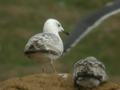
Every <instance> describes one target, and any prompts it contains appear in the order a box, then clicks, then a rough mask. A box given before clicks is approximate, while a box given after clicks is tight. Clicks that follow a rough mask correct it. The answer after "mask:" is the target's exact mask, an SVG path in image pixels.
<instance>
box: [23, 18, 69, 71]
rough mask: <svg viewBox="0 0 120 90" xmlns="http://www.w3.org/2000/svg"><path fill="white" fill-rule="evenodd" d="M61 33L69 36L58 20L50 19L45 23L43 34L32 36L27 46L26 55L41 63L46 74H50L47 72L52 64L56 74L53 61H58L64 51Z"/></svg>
mask: <svg viewBox="0 0 120 90" xmlns="http://www.w3.org/2000/svg"><path fill="white" fill-rule="evenodd" d="M59 32H64V33H65V34H67V35H68V33H67V32H65V31H64V29H63V27H62V25H61V24H60V22H59V21H58V20H56V19H48V20H47V21H46V22H45V23H44V27H43V32H42V33H38V34H36V35H34V36H32V37H31V38H30V39H29V40H28V42H27V44H26V46H25V49H24V53H25V54H26V55H27V56H28V57H30V58H34V59H35V60H37V61H39V62H40V64H41V66H43V67H42V69H43V70H44V72H49V70H46V69H50V67H48V66H49V65H48V64H47V63H49V64H51V66H52V70H54V71H55V72H56V70H55V67H54V65H53V61H54V60H56V59H58V58H59V57H60V56H61V55H62V53H63V50H64V47H63V42H62V40H61V38H60V36H59ZM45 65H46V66H45Z"/></svg>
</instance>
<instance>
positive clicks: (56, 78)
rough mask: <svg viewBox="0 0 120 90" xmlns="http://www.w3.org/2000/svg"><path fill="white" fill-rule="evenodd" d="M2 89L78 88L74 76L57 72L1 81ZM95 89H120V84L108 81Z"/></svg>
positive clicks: (64, 89) (73, 89)
mask: <svg viewBox="0 0 120 90" xmlns="http://www.w3.org/2000/svg"><path fill="white" fill-rule="evenodd" d="M0 90H77V88H75V87H74V84H73V80H72V76H71V75H68V77H67V78H65V77H62V76H60V75H56V74H36V75H30V76H25V77H21V78H12V79H9V80H6V81H3V82H1V83H0ZM93 90H120V84H118V83H114V82H107V83H105V84H103V85H101V86H99V87H97V88H94V89H93Z"/></svg>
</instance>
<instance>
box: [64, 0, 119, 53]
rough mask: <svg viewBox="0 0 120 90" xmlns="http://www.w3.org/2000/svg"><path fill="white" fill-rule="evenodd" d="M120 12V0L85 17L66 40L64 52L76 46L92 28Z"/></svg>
mask: <svg viewBox="0 0 120 90" xmlns="http://www.w3.org/2000/svg"><path fill="white" fill-rule="evenodd" d="M119 12H120V0H115V1H113V2H109V3H107V4H106V5H105V6H104V7H103V8H101V9H100V10H98V11H96V12H94V13H92V14H90V15H88V16H87V17H85V18H83V19H82V20H81V21H80V22H79V23H78V25H77V27H76V29H75V30H74V31H73V32H71V34H70V36H69V37H68V39H67V40H65V42H64V54H65V53H66V52H68V51H70V49H71V48H73V47H75V46H76V45H77V44H78V42H79V41H80V40H82V39H83V38H84V37H85V36H86V35H87V34H88V33H89V32H90V31H91V30H93V29H94V28H95V27H97V26H98V25H99V24H101V23H102V22H103V21H104V20H106V19H107V18H109V17H110V16H112V15H115V14H117V13H119Z"/></svg>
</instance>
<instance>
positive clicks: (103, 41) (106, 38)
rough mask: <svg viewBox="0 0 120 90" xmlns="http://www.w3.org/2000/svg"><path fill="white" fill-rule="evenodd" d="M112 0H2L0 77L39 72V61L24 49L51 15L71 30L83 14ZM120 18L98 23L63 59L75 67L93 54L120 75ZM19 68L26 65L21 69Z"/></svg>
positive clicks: (113, 73) (68, 65)
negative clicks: (31, 58)
mask: <svg viewBox="0 0 120 90" xmlns="http://www.w3.org/2000/svg"><path fill="white" fill-rule="evenodd" d="M108 1H110V0H99V1H95V0H91V1H86V0H74V1H73V0H51V1H50V0H0V78H3V76H4V75H6V74H7V75H6V77H9V76H12V74H13V73H17V74H15V75H16V76H19V75H20V76H21V75H25V74H27V72H28V74H30V73H36V72H39V70H37V71H35V69H32V68H36V67H38V69H39V64H37V63H36V62H35V61H32V60H29V59H28V58H27V57H25V56H24V54H23V50H24V46H25V44H26V42H27V40H28V39H29V37H31V36H32V35H34V34H36V33H38V32H41V31H42V26H43V24H44V21H45V20H46V19H47V18H50V17H53V18H57V19H58V20H59V21H60V22H61V23H62V24H63V27H64V29H65V30H66V31H71V30H73V29H74V28H75V25H76V23H77V22H78V21H79V20H80V18H82V17H83V16H85V15H87V14H89V13H91V12H93V11H95V10H97V9H99V8H100V7H102V6H103V5H105V3H106V2H108ZM119 18H120V16H119V15H116V16H114V17H112V18H110V19H109V20H107V21H106V22H105V23H103V24H102V25H100V26H99V27H97V28H96V29H95V30H94V31H92V32H91V33H90V34H89V35H88V36H87V37H86V38H84V39H83V40H82V41H81V42H80V43H79V44H78V45H77V46H76V47H75V48H73V49H72V51H71V52H70V53H68V54H67V55H66V56H65V57H63V58H61V59H60V62H61V63H62V64H63V65H66V66H67V67H65V68H67V70H68V71H71V70H72V66H73V63H74V62H75V61H77V60H79V59H80V58H85V57H87V56H91V55H92V56H95V57H97V58H99V59H100V60H101V61H103V62H104V63H105V65H106V66H107V69H108V71H109V73H110V74H112V75H120V71H119V70H117V69H118V68H119V65H120V61H119V59H120V55H119V53H120V48H119V46H120V41H119V38H120V36H119V35H120V30H119V28H120V23H119ZM63 37H64V36H63ZM19 68H22V69H20V71H19ZM26 68H27V70H26ZM28 68H30V70H31V71H29V70H28ZM25 70H26V71H25ZM12 71H14V72H12ZM9 73H11V74H10V75H9ZM6 77H4V78H6Z"/></svg>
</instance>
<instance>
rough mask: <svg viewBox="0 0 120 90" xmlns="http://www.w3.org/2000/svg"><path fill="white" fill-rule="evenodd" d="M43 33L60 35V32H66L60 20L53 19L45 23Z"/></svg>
mask: <svg viewBox="0 0 120 90" xmlns="http://www.w3.org/2000/svg"><path fill="white" fill-rule="evenodd" d="M43 32H48V33H54V34H58V33H59V32H65V31H64V29H63V27H62V25H61V23H60V22H59V21H58V20H56V19H52V18H51V19H48V20H47V21H46V22H45V24H44V27H43ZM65 33H66V32H65ZM66 34H67V33H66Z"/></svg>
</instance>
